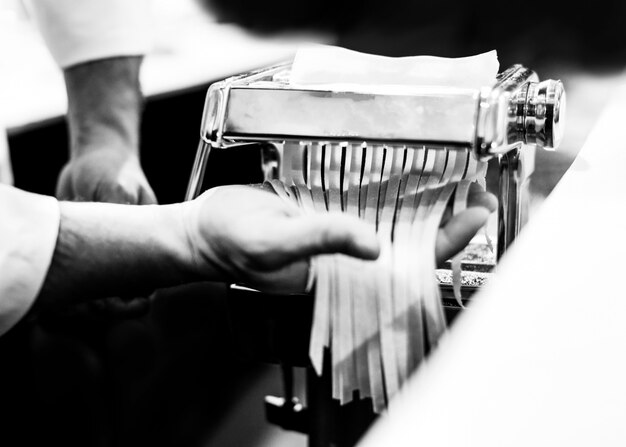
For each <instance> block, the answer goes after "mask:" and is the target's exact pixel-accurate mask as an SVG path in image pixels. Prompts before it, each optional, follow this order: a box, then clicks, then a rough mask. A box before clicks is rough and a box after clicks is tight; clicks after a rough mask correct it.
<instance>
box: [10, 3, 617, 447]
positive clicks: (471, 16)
mask: <svg viewBox="0 0 626 447" xmlns="http://www.w3.org/2000/svg"><path fill="white" fill-rule="evenodd" d="M103 1H105V0H103ZM150 14H151V15H152V17H153V21H154V26H153V27H152V32H153V41H154V45H153V49H152V51H151V52H150V53H149V54H148V55H147V56H146V59H145V62H144V65H143V68H142V74H141V77H142V85H143V88H144V92H145V95H146V105H145V113H144V119H143V124H142V164H143V166H144V169H145V172H146V175H147V177H148V180H149V181H150V183H151V185H153V187H154V190H155V192H156V194H157V197H158V199H159V202H160V203H171V202H176V201H180V200H182V199H183V195H184V192H185V188H186V184H187V180H188V176H189V173H190V170H191V165H192V161H193V157H194V155H195V150H196V145H197V141H198V135H199V125H200V118H201V114H202V109H203V104H204V95H205V93H206V89H207V88H208V86H209V85H210V84H211V83H212V82H214V81H216V80H220V79H223V78H225V77H227V76H230V75H233V74H238V73H241V72H244V71H247V70H251V69H254V68H258V67H262V66H266V65H270V64H274V63H276V62H280V61H283V60H287V59H289V58H290V57H292V56H293V54H294V53H295V51H296V49H297V48H298V46H299V45H300V44H301V43H302V42H304V41H315V42H322V43H330V44H335V45H340V46H344V47H347V48H351V49H354V50H358V51H363V52H368V53H375V54H381V55H387V56H410V55H420V54H429V55H437V56H448V57H461V56H468V55H472V54H476V53H480V52H484V51H488V50H492V49H496V50H497V51H498V56H499V60H500V64H501V67H502V68H506V67H508V66H509V65H511V64H513V63H521V64H523V65H525V66H528V67H530V68H532V69H534V70H535V71H537V72H538V74H539V76H540V77H541V78H554V79H561V80H562V81H563V82H564V84H565V88H566V91H567V95H568V110H567V124H566V131H565V137H564V141H563V144H562V147H561V149H560V150H559V151H558V152H545V151H540V152H539V153H538V157H537V167H536V171H535V175H534V177H533V179H532V183H531V188H532V191H533V197H534V199H535V203H536V204H539V203H540V202H541V201H542V199H543V198H545V197H546V196H547V195H548V194H549V193H550V191H551V190H552V188H554V186H555V184H556V183H557V182H558V180H559V179H560V178H561V176H562V175H563V173H564V172H565V171H566V170H567V168H568V167H569V166H570V164H571V163H572V161H573V159H574V157H575V156H576V153H577V152H578V150H579V149H580V147H581V146H582V144H583V143H584V140H585V138H586V136H587V135H588V133H589V131H590V130H591V128H592V127H593V124H594V122H595V121H596V119H597V117H598V116H599V114H600V113H601V111H602V109H603V107H604V105H605V104H606V102H607V101H608V100H609V99H610V97H611V93H612V92H613V91H614V89H615V88H617V87H618V86H620V85H623V84H624V82H625V81H626V78H625V77H624V74H623V69H624V68H626V27H624V26H623V24H624V21H625V20H626V3H625V2H620V1H617V0H616V1H610V0H596V1H595V2H592V3H589V4H586V3H585V4H573V3H571V2H566V1H545V2H541V3H537V4H526V3H525V4H520V3H515V2H510V3H505V2H502V1H500V2H495V1H492V0H483V1H480V2H477V1H461V0H455V1H448V2H426V1H415V0H387V1H385V2H375V1H371V0H358V1H357V0H319V1H299V2H296V1H289V0H267V1H264V2H258V1H251V0H207V1H205V2H200V1H194V0H154V2H153V9H152V10H151V11H150ZM0 105H1V107H0V109H2V112H3V113H4V116H0V123H2V122H3V123H4V127H5V128H6V132H7V135H8V142H9V148H10V154H11V158H12V160H13V169H14V176H15V184H16V186H18V187H20V188H23V189H26V190H29V191H34V192H38V193H42V194H54V187H55V184H56V178H57V175H58V173H59V170H60V169H61V167H62V166H63V164H64V163H65V161H66V160H67V151H68V142H67V131H66V127H65V126H66V124H65V110H66V107H67V101H66V98H65V90H64V86H63V79H62V75H61V73H60V72H59V70H58V68H57V67H56V66H55V64H54V62H53V61H52V59H51V57H50V55H49V54H48V53H47V50H46V48H45V46H44V44H43V41H42V40H41V37H40V36H39V35H38V31H37V29H36V28H35V26H34V24H33V22H32V21H31V20H30V17H29V16H28V14H27V12H26V10H25V8H24V7H23V5H22V3H21V1H20V0H0ZM1 127H2V126H0V128H1ZM216 156H217V157H222V159H221V160H218V161H217V163H215V164H214V165H213V166H220V168H219V169H216V168H214V169H213V171H211V172H209V177H210V178H211V182H213V183H214V184H223V183H239V182H241V181H248V180H249V179H250V176H253V175H254V172H255V171H254V168H253V167H252V166H253V163H254V160H250V161H249V165H247V164H246V163H248V162H247V161H246V155H245V154H243V158H242V154H241V153H237V152H235V151H233V153H230V154H220V155H216ZM226 297H227V295H226V290H225V286H222V285H214V284H213V285H211V284H197V285H192V286H187V287H183V288H176V289H172V290H164V291H160V292H158V293H157V294H156V295H155V297H154V306H153V309H152V312H151V314H150V317H149V318H148V319H146V320H145V321H144V320H142V321H135V322H131V323H130V324H129V323H128V322H124V323H120V325H119V331H117V332H116V329H115V328H114V329H113V331H112V334H109V335H108V336H107V337H106V338H104V337H102V334H101V333H100V332H99V330H98V327H99V324H100V322H98V321H84V322H82V323H81V324H76V321H72V322H66V321H63V320H56V321H52V322H47V324H45V325H43V326H42V325H36V326H33V324H31V322H24V323H23V324H22V325H21V326H20V327H18V328H16V329H14V330H12V331H11V332H10V333H9V334H8V335H7V336H6V337H3V338H2V339H0V350H1V352H3V353H4V354H2V357H1V358H0V365H2V366H1V367H0V375H1V377H0V381H2V383H5V384H7V383H9V384H11V383H14V384H16V386H15V387H12V389H11V390H10V391H9V392H7V394H6V395H3V397H2V404H1V405H0V412H2V414H0V427H2V431H3V432H5V433H7V434H8V435H7V436H8V438H11V436H9V435H15V439H17V441H16V443H15V444H13V445H40V444H43V443H44V442H45V443H52V442H56V441H60V440H62V441H63V445H81V446H92V445H93V446H108V445H152V446H172V445H176V446H182V447H186V446H189V447H192V446H193V447H196V446H198V447H200V446H203V447H205V446H206V447H209V446H211V447H212V446H220V447H221V446H283V445H284V446H304V445H306V438H305V437H304V436H302V435H298V434H294V433H289V432H284V431H282V430H281V429H280V428H277V427H274V426H271V425H269V424H267V423H266V422H265V420H264V414H263V396H264V395H266V394H278V395H281V394H282V389H281V383H280V374H279V370H278V367H276V366H275V365H269V364H265V363H262V362H258V361H257V360H258V359H256V358H255V356H254V355H252V356H250V355H247V356H246V355H241V349H239V348H237V347H236V346H235V341H234V340H233V338H232V337H231V334H232V331H231V322H230V320H229V319H228V318H224V315H228V312H230V310H229V308H228V306H227V303H226ZM296 378H298V377H296ZM300 387H301V385H300ZM2 444H3V445H11V444H5V443H4V442H3V443H2Z"/></svg>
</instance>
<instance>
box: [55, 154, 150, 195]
mask: <svg viewBox="0 0 626 447" xmlns="http://www.w3.org/2000/svg"><path fill="white" fill-rule="evenodd" d="M57 197H58V198H59V200H71V201H80V202H108V203H121V204H133V205H151V204H155V203H157V200H156V196H155V195H154V192H153V191H152V188H150V185H149V184H148V180H147V179H146V176H145V175H144V173H143V171H142V169H141V166H140V165H139V160H138V159H137V156H136V155H135V154H134V153H129V152H128V151H122V150H113V149H99V150H91V151H85V152H83V153H81V154H80V155H77V156H76V157H73V158H72V160H70V161H69V162H68V163H67V165H65V167H64V168H63V170H62V171H61V175H60V176H59V181H58V184H57Z"/></svg>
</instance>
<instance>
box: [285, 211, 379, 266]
mask: <svg viewBox="0 0 626 447" xmlns="http://www.w3.org/2000/svg"><path fill="white" fill-rule="evenodd" d="M290 220H291V225H293V227H292V228H293V229H294V231H293V232H290V233H291V234H290V235H289V239H291V241H290V242H289V243H286V244H285V250H286V251H287V253H286V254H287V256H288V257H291V258H292V260H296V259H300V258H302V257H308V256H313V255H320V254H332V253H342V254H346V255H349V256H354V257H357V258H362V259H376V258H377V257H378V255H379V253H380V246H379V243H378V239H377V237H376V233H375V231H374V228H372V227H371V226H370V225H368V224H366V223H365V222H363V221H360V220H358V219H356V218H355V217H352V216H349V215H345V214H342V213H319V214H313V215H307V216H298V217H294V218H292V219H290Z"/></svg>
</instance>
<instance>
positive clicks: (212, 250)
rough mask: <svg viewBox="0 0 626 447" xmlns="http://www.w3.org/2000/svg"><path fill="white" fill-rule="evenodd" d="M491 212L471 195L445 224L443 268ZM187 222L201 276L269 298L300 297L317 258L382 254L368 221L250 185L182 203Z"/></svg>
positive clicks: (488, 199)
mask: <svg viewBox="0 0 626 447" xmlns="http://www.w3.org/2000/svg"><path fill="white" fill-rule="evenodd" d="M493 209H495V198H494V197H493V196H492V195H491V194H487V193H484V192H481V191H477V190H476V189H473V190H472V193H471V196H470V207H469V208H468V209H467V210H466V211H465V212H463V213H460V214H459V215H457V216H454V217H453V218H450V217H449V216H448V217H447V218H446V219H445V220H444V224H443V226H442V228H441V229H440V231H439V235H438V238H437V248H436V252H437V260H438V262H440V263H441V262H443V261H445V260H446V259H448V258H450V257H451V256H452V255H454V254H455V253H457V252H459V251H460V250H461V249H463V247H465V245H467V243H468V242H469V241H470V240H471V238H472V237H473V236H474V234H475V233H476V232H477V231H478V230H479V229H480V228H481V227H482V226H483V225H484V224H485V223H486V221H487V218H488V217H489V214H490V212H491V211H492V210H493ZM183 220H184V224H185V225H186V228H187V230H186V231H187V235H188V240H189V246H190V250H191V251H192V252H193V253H194V254H195V256H194V259H195V262H194V263H195V269H196V271H197V274H198V275H199V276H201V277H202V276H203V273H205V272H218V276H219V279H221V280H223V281H236V282H239V283H242V284H246V285H249V286H251V287H255V288H258V289H260V290H264V291H267V292H282V293H296V292H302V291H303V290H304V289H305V285H306V281H307V276H308V268H309V267H308V266H309V262H308V258H309V257H310V256H312V255H317V254H324V253H335V252H337V253H344V254H347V255H351V256H355V257H358V258H363V259H375V258H376V257H377V256H378V254H379V250H380V247H379V245H378V240H377V238H376V235H375V233H374V231H373V229H372V228H371V227H370V226H368V225H367V224H366V223H365V222H363V221H360V220H358V219H356V218H353V217H351V216H348V215H345V214H341V213H324V214H319V215H314V216H303V215H302V214H301V212H300V210H298V209H297V208H295V207H293V206H291V205H289V204H287V203H285V202H284V201H283V200H282V199H280V198H279V197H277V196H275V195H274V194H272V193H269V192H266V191H262V190H258V189H255V188H251V187H246V186H228V187H221V188H215V189H212V190H210V191H208V192H207V193H205V194H203V195H202V196H200V197H199V198H198V199H196V200H195V201H193V202H189V203H186V204H183ZM204 276H205V277H206V273H205V275H204ZM210 279H215V278H210Z"/></svg>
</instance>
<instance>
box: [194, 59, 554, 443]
mask: <svg viewBox="0 0 626 447" xmlns="http://www.w3.org/2000/svg"><path fill="white" fill-rule="evenodd" d="M290 69H291V63H286V64H281V65H277V66H273V67H270V68H265V69H261V70H258V71H254V72H251V73H247V74H243V75H239V76H234V77H231V78H228V79H226V80H223V81H221V82H217V83H215V84H213V85H211V86H210V88H209V90H208V93H207V97H206V102H205V107H204V114H203V117H202V124H201V138H200V143H199V147H198V150H197V154H196V158H195V161H194V165H193V169H192V172H191V177H190V181H189V185H188V190H187V194H186V199H187V200H191V199H194V198H195V197H197V196H198V195H200V194H201V193H202V192H203V190H204V189H206V186H205V185H206V178H205V172H206V168H207V164H208V163H209V161H210V155H211V152H212V151H213V150H225V149H230V148H235V147H237V148H245V147H250V148H256V149H258V150H260V153H261V164H262V166H261V167H262V172H263V176H264V177H265V179H266V180H270V179H280V178H281V176H282V172H283V166H282V164H281V161H282V159H283V151H284V150H287V149H286V148H288V147H290V145H289V144H286V143H296V144H299V143H302V142H305V143H306V142H315V143H321V144H324V143H327V144H337V143H340V144H356V145H368V144H378V145H380V144H383V145H390V146H391V145H393V146H402V145H404V146H406V147H427V148H446V149H448V150H461V149H463V150H468V151H470V152H471V153H472V154H473V156H474V157H475V158H476V159H477V160H481V161H489V169H490V171H491V172H492V173H493V174H494V175H496V176H497V187H496V188H495V190H493V191H492V192H494V193H495V194H496V196H497V197H498V212H497V222H496V228H497V234H496V235H495V238H494V239H495V245H496V248H495V251H496V253H495V255H494V256H493V257H492V258H490V259H488V260H487V261H486V262H485V259H479V260H478V261H475V260H467V262H464V267H465V268H466V269H467V270H475V271H478V272H479V273H485V274H486V275H488V272H490V271H491V270H492V268H493V267H494V266H495V264H496V261H497V259H499V258H501V257H502V255H503V254H504V253H505V252H506V250H507V249H508V248H509V247H510V246H511V244H512V243H513V241H514V240H515V237H516V235H517V234H518V233H519V232H520V230H521V228H522V227H523V225H524V223H525V222H526V221H527V219H528V205H529V193H528V179H529V176H530V174H531V173H532V172H533V169H534V155H535V150H536V148H543V149H546V150H553V149H556V148H557V147H558V146H559V144H560V141H561V139H562V135H563V127H564V110H565V93H564V89H563V85H562V83H561V82H560V81H558V80H544V81H540V80H539V78H538V76H537V74H536V73H535V72H533V71H532V70H530V69H528V68H526V67H523V66H521V65H514V66H512V67H510V68H508V69H507V70H505V71H502V72H501V73H499V75H498V76H497V78H496V82H495V84H494V85H487V86H484V87H483V88H480V89H468V88H451V87H437V86H415V87H411V88H406V89H405V90H404V91H400V92H398V91H395V92H393V93H389V92H385V91H384V90H380V89H376V88H371V89H369V90H368V89H364V88H358V89H354V90H350V89H345V88H344V89H341V90H330V89H323V88H318V87H302V86H297V85H292V84H290V83H289V74H290ZM494 178H495V177H494ZM476 288H477V285H476V283H472V282H471V281H465V282H464V283H463V288H462V290H463V297H464V298H469V297H470V296H471V294H472V293H473V292H474V291H475V290H476ZM442 289H443V297H444V301H445V300H449V301H448V304H450V302H451V300H450V299H451V296H452V293H451V286H450V285H449V284H445V281H444V280H442ZM231 290H232V294H233V296H234V297H238V299H237V300H233V303H234V304H233V306H234V307H235V310H234V312H235V313H237V314H239V313H241V311H243V308H245V307H252V308H254V310H253V311H250V314H252V315H253V316H252V317H251V318H249V319H247V320H246V319H244V321H243V322H241V319H240V323H239V326H238V329H240V330H241V331H244V332H245V331H247V330H251V327H253V326H255V324H257V323H258V322H257V321H255V320H258V319H259V318H262V317H261V315H263V313H264V312H266V313H267V312H269V313H270V314H272V315H271V316H268V318H269V319H271V320H272V331H274V332H273V335H272V338H273V340H274V341H275V342H276V343H275V344H274V346H273V347H268V346H261V345H260V344H255V343H257V342H259V339H258V338H255V341H254V342H253V343H252V344H251V345H250V343H249V342H248V348H249V350H250V349H251V350H255V349H259V350H266V351H268V352H270V353H269V358H270V360H273V361H277V362H279V363H281V364H283V365H285V366H284V372H285V374H284V376H285V384H286V393H287V396H286V398H284V399H282V400H280V401H276V400H275V399H276V398H268V399H270V400H269V401H268V402H267V403H266V407H267V414H268V418H269V419H270V420H272V421H273V422H276V423H278V424H280V425H282V426H284V427H286V428H290V429H296V430H300V431H303V432H308V433H309V434H310V445H329V444H330V443H331V442H335V443H337V444H338V445H351V444H353V443H354V442H355V439H357V438H358V433H357V434H356V435H354V436H353V437H352V438H351V437H350V436H347V437H346V436H343V435H341V436H343V437H341V436H339V435H337V434H336V433H335V435H336V436H335V435H333V434H332V430H330V429H329V428H328V426H324V423H322V422H319V418H316V417H312V416H311V413H316V414H317V415H320V414H323V413H325V412H326V413H328V414H333V415H337V414H338V413H336V412H337V411H339V410H337V409H336V408H335V409H333V408H331V406H330V405H331V404H330V403H329V402H328V399H327V400H326V401H324V399H325V398H324V397H323V396H322V394H324V393H325V391H320V388H326V387H327V386H328V385H327V381H326V379H325V378H324V377H322V378H315V377H311V378H307V383H308V385H307V389H308V392H307V394H308V396H309V402H308V407H309V408H308V413H309V415H307V416H306V417H305V413H306V412H307V410H305V409H304V407H303V406H302V405H301V404H300V403H299V402H298V401H297V399H295V398H294V397H293V395H292V392H291V389H292V376H291V371H290V369H291V366H293V365H296V366H307V363H308V358H307V357H306V354H305V353H306V352H307V350H306V346H305V347H300V348H298V349H295V350H294V349H292V347H291V346H288V345H290V344H293V343H295V344H298V343H300V344H306V343H308V340H307V339H306V337H307V336H308V333H307V332H306V331H307V329H308V328H306V326H307V324H309V326H308V327H310V319H311V317H310V314H311V308H312V304H311V302H310V299H309V301H306V300H300V301H299V304H298V308H294V307H293V306H294V301H295V300H287V299H284V297H279V296H276V297H274V299H273V300H271V301H268V300H259V299H258V297H254V298H252V299H249V295H250V294H256V293H258V292H256V291H252V290H249V289H246V288H245V287H242V286H239V285H233V286H231ZM309 298H310V297H309ZM261 301H262V302H263V304H259V303H260V302H261ZM242 303H243V304H242ZM237 306H240V308H239V309H237ZM457 310H458V309H457ZM277 316H280V318H278V317H277ZM276 318H278V319H279V320H280V321H279V322H278V323H276V321H275V320H276ZM281 321H282V322H281ZM300 327H305V328H306V329H304V330H302V329H300ZM281 334H282V335H281ZM298 334H304V335H302V336H300V335H298ZM253 338H254V337H253ZM285 339H286V340H287V341H285ZM249 340H250V339H249ZM298 340H299V342H298ZM259 343H260V342H259ZM276 345H278V347H277V346H276ZM266 348H267V349H266ZM272 399H274V400H272ZM320 399H321V401H320ZM354 405H357V403H351V404H349V405H348V406H353V408H352V411H353V412H354V411H357V412H359V411H361V410H358V409H357V410H355V408H354ZM341 411H343V410H341ZM368 418H369V416H367V415H366V416H364V419H365V420H370V419H368ZM331 419H332V418H331ZM326 420H328V417H326ZM316 424H317V425H316ZM320 424H322V425H320ZM337 436H339V437H340V438H341V439H339V438H337Z"/></svg>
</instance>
